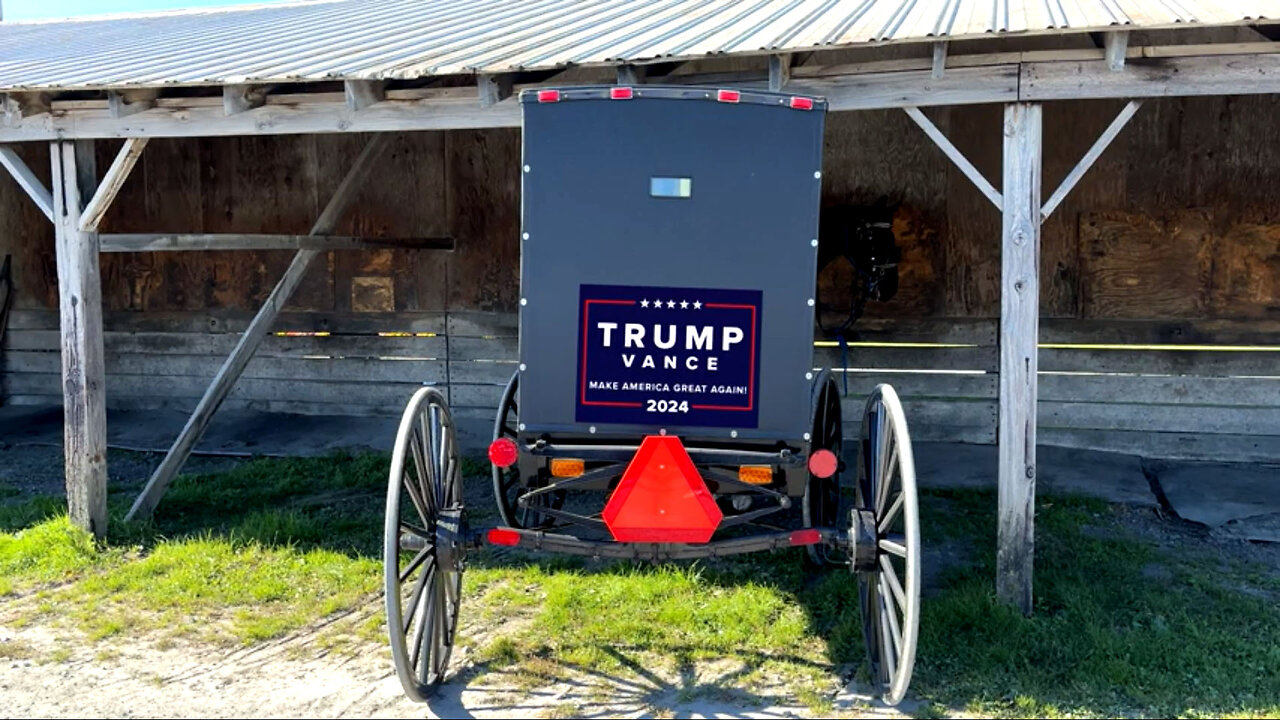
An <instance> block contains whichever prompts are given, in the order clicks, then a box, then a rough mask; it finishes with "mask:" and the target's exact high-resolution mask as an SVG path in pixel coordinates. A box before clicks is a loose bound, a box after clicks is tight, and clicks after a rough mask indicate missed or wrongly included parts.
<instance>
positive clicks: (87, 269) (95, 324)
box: [49, 140, 107, 540]
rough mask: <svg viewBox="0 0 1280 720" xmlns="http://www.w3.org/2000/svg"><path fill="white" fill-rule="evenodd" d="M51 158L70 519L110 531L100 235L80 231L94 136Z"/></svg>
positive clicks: (59, 147) (61, 147)
mask: <svg viewBox="0 0 1280 720" xmlns="http://www.w3.org/2000/svg"><path fill="white" fill-rule="evenodd" d="M49 148H50V158H51V160H52V165H53V187H54V188H55V192H54V194H53V208H54V219H55V242H54V245H55V248H56V254H57V263H58V309H59V312H60V314H61V328H62V341H61V342H62V393H63V423H64V425H63V442H64V453H65V458H66V461H65V470H66V482H67V508H68V511H69V513H70V515H71V522H73V523H75V524H76V525H77V526H79V527H82V528H84V529H86V530H88V531H89V532H91V533H93V535H94V537H96V538H98V539H100V540H101V539H102V538H104V537H106V534H107V410H106V367H105V365H104V360H103V356H104V351H103V345H102V285H101V278H100V276H99V272H98V236H97V235H96V234H94V233H87V232H81V231H80V206H81V202H80V199H81V198H82V197H85V196H87V195H91V194H92V193H93V190H94V188H93V184H94V180H95V168H94V165H93V141H91V140H80V141H76V142H74V143H72V142H53V143H50V144H49Z"/></svg>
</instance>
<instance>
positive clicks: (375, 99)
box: [342, 80, 387, 112]
mask: <svg viewBox="0 0 1280 720" xmlns="http://www.w3.org/2000/svg"><path fill="white" fill-rule="evenodd" d="M342 90H343V93H345V95H346V99H347V108H348V109H350V110H352V111H353V112H359V111H361V110H364V109H365V108H369V107H373V106H374V105H377V104H378V103H380V102H382V101H383V100H386V99H387V82H386V81H385V80H347V81H346V82H344V83H342Z"/></svg>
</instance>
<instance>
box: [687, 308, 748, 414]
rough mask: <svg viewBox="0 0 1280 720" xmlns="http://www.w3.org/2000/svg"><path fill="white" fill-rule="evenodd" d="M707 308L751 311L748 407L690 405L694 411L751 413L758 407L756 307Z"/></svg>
mask: <svg viewBox="0 0 1280 720" xmlns="http://www.w3.org/2000/svg"><path fill="white" fill-rule="evenodd" d="M705 307H709V308H716V309H717V310H750V311H751V374H750V376H749V377H748V378H747V406H746V407H735V406H733V405H690V406H689V407H691V408H693V409H694V410H740V411H744V412H745V411H750V410H751V409H752V408H754V407H755V406H756V306H755V305H741V304H732V303H707V304H706V306H705Z"/></svg>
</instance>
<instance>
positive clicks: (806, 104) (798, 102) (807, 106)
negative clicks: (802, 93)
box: [791, 96, 813, 110]
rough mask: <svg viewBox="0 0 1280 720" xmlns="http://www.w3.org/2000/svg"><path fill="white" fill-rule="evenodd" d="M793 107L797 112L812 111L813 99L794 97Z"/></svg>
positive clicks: (792, 99) (792, 100)
mask: <svg viewBox="0 0 1280 720" xmlns="http://www.w3.org/2000/svg"><path fill="white" fill-rule="evenodd" d="M791 107H792V108H793V109H795V110H812V109H813V98H807V97H799V96H796V97H792V98H791Z"/></svg>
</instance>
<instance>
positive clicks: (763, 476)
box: [738, 465, 773, 485]
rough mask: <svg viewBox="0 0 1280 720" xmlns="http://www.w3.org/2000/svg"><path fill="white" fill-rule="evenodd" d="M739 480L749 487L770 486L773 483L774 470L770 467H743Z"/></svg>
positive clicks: (739, 473) (740, 469)
mask: <svg viewBox="0 0 1280 720" xmlns="http://www.w3.org/2000/svg"><path fill="white" fill-rule="evenodd" d="M738 480H740V481H742V482H744V483H747V484H749V485H768V484H769V483H771V482H773V468H772V467H770V466H769V465H743V466H741V467H739V468H738Z"/></svg>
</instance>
